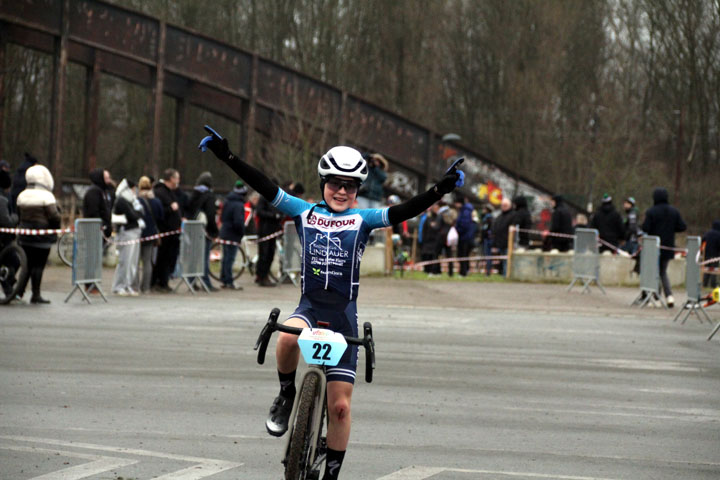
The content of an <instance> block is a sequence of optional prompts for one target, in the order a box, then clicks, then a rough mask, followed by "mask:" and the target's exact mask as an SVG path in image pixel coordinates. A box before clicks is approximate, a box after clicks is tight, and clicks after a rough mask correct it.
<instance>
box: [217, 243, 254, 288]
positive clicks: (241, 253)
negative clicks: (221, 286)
mask: <svg viewBox="0 0 720 480" xmlns="http://www.w3.org/2000/svg"><path fill="white" fill-rule="evenodd" d="M222 247H223V245H222V243H220V242H214V243H213V244H212V246H211V247H210V250H219V251H220V261H219V262H218V263H219V266H218V268H217V269H215V268H214V267H213V268H210V276H211V277H212V278H214V279H215V280H217V281H218V282H219V281H221V278H220V275H221V274H222V249H223V248H222ZM247 263H248V261H247V255H245V249H243V248H242V247H238V252H237V256H236V257H235V262H234V263H233V266H235V265H240V268H239V269H237V271H236V270H235V269H234V268H233V270H232V279H233V280H237V279H238V278H240V276H241V275H242V274H243V273H244V272H245V267H246V266H247ZM250 273H252V270H251V272H250Z"/></svg>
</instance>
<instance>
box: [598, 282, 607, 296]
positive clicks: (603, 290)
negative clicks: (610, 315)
mask: <svg viewBox="0 0 720 480" xmlns="http://www.w3.org/2000/svg"><path fill="white" fill-rule="evenodd" d="M595 284H596V285H597V286H598V288H599V289H600V291H601V292H602V293H603V295H607V292H606V291H605V287H603V286H602V283H600V280H598V279H595Z"/></svg>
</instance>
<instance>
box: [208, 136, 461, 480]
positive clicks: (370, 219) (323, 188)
mask: <svg viewBox="0 0 720 480" xmlns="http://www.w3.org/2000/svg"><path fill="white" fill-rule="evenodd" d="M205 129H206V130H207V131H208V132H209V133H210V135H209V136H207V137H205V138H203V140H202V141H201V142H200V146H199V148H200V149H201V150H203V151H205V149H206V148H209V149H210V150H211V151H212V152H213V153H214V154H215V156H217V157H218V158H219V159H220V160H222V161H223V162H225V163H226V164H227V165H228V166H229V167H230V168H231V169H233V170H234V171H235V173H237V174H238V175H239V176H240V177H241V178H242V179H243V180H244V181H245V183H246V184H247V185H249V186H250V187H252V188H254V189H255V190H256V191H257V192H258V193H260V194H261V195H262V196H264V197H265V198H266V199H267V200H268V201H270V202H272V204H273V206H275V207H276V208H278V209H279V210H280V211H281V212H283V213H285V214H286V215H288V216H290V217H292V218H293V219H294V221H295V226H296V228H297V231H298V235H299V236H300V241H301V242H302V245H303V249H302V272H301V285H302V295H301V297H300V304H299V305H298V307H297V309H296V310H295V312H294V313H292V314H291V315H290V316H289V318H288V319H287V321H286V322H285V325H289V326H293V327H299V328H305V327H313V328H317V326H318V321H322V322H329V323H330V326H329V328H330V329H331V330H334V331H336V332H340V333H342V334H344V335H351V336H354V337H357V335H358V324H359V320H358V314H357V307H356V302H355V301H356V299H357V295H358V287H359V285H360V283H359V280H360V273H359V272H360V260H361V259H362V254H363V252H364V250H365V244H366V242H367V240H368V237H369V234H370V232H371V231H372V230H373V229H374V228H379V227H388V226H391V225H394V224H397V223H399V222H402V221H404V220H407V219H409V218H412V217H415V216H416V215H419V214H421V213H422V212H423V211H425V209H427V208H428V207H429V206H430V205H432V204H434V203H435V202H437V201H438V200H439V199H440V198H441V197H442V196H443V195H445V194H446V193H450V192H452V191H453V190H454V189H455V187H456V186H461V185H462V182H463V179H464V174H463V172H462V171H460V170H457V164H459V163H460V162H456V164H454V165H453V167H451V168H450V169H449V170H448V171H447V173H446V174H445V176H444V177H443V178H442V179H441V180H440V181H439V182H438V183H437V184H436V185H435V186H434V187H432V188H431V189H430V190H428V191H427V192H425V193H421V194H419V195H417V196H415V197H413V198H411V199H410V200H408V201H407V202H405V203H401V204H398V205H394V206H392V207H389V208H381V209H354V208H352V205H353V204H354V203H355V199H356V196H357V192H358V188H359V187H360V184H361V183H362V182H363V181H364V180H365V179H366V178H367V175H368V166H367V163H366V162H365V160H364V159H363V157H362V155H361V154H360V152H358V151H357V150H355V149H353V148H350V147H344V146H340V147H333V148H331V149H330V150H329V151H328V152H327V153H326V154H325V155H323V156H322V158H320V161H319V163H318V174H319V175H320V193H321V201H320V202H319V203H316V204H311V203H308V202H306V201H304V200H301V199H299V198H296V197H293V196H292V195H289V194H288V193H287V192H285V191H283V190H282V189H280V188H279V187H278V186H277V185H276V184H275V183H273V182H272V181H271V180H270V179H269V178H268V177H267V176H266V175H264V174H263V173H262V172H260V171H259V170H257V169H256V168H254V167H252V166H250V165H248V164H247V163H245V162H243V161H242V160H240V159H239V158H237V157H236V156H235V155H233V153H232V152H231V151H230V149H229V147H228V142H227V139H225V138H222V137H221V136H220V135H218V134H217V133H216V132H215V131H214V130H212V129H211V128H210V127H208V126H206V127H205ZM299 356H300V349H299V347H298V345H297V336H295V335H290V334H284V333H280V335H279V338H278V341H277V348H276V358H277V368H278V377H279V379H280V393H279V395H278V396H277V397H276V398H275V400H274V401H273V404H272V407H271V408H270V415H269V417H268V419H267V421H266V424H265V425H266V428H267V431H268V433H270V434H271V435H274V436H278V437H279V436H281V435H283V434H284V433H285V432H286V431H287V429H288V420H289V417H290V413H291V411H292V406H293V402H294V399H295V393H296V392H295V372H296V370H297V366H298V362H299ZM357 359H358V348H357V346H352V347H351V348H348V349H347V350H346V352H345V354H344V355H343V357H342V359H341V361H340V363H339V364H338V365H337V366H335V367H331V368H328V369H327V380H328V384H327V402H328V417H329V425H328V430H327V445H328V453H327V461H326V468H325V475H324V476H323V480H334V479H336V478H338V474H339V471H340V466H341V465H342V462H343V458H344V456H345V450H346V449H347V444H348V439H349V437H350V402H351V399H352V393H353V385H354V382H355V371H356V367H357Z"/></svg>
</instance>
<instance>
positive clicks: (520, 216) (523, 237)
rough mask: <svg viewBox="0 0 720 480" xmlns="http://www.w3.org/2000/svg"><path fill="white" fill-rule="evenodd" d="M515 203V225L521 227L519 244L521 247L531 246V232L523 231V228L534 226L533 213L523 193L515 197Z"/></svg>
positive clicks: (527, 228)
mask: <svg viewBox="0 0 720 480" xmlns="http://www.w3.org/2000/svg"><path fill="white" fill-rule="evenodd" d="M513 204H514V205H515V217H514V218H513V225H517V226H519V227H520V230H521V231H520V232H519V233H518V235H519V244H520V246H521V247H525V248H527V247H529V246H530V233H529V232H526V231H525V232H523V231H522V230H530V229H531V228H532V226H533V222H532V215H530V211H529V210H528V204H527V199H526V198H525V197H523V196H522V195H518V196H517V197H515V198H513Z"/></svg>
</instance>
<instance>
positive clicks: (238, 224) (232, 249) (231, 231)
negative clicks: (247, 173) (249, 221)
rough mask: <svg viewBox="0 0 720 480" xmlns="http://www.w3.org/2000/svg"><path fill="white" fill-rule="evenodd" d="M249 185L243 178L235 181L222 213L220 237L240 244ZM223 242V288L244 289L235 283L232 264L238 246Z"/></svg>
mask: <svg viewBox="0 0 720 480" xmlns="http://www.w3.org/2000/svg"><path fill="white" fill-rule="evenodd" d="M246 194H247V187H245V184H244V183H243V181H242V180H238V181H237V182H235V186H234V187H233V189H232V192H230V193H229V194H228V196H227V197H226V198H225V203H224V204H223V208H222V214H221V215H220V223H221V224H222V226H221V227H220V239H221V240H227V241H230V242H234V243H235V244H238V243H240V242H241V241H242V238H243V236H244V235H245V195H246ZM235 244H223V247H222V265H221V267H220V281H221V282H222V288H230V289H233V290H242V287H240V286H239V285H238V286H236V285H234V284H233V272H232V266H233V264H234V263H235V259H236V258H237V252H238V246H237V245H235Z"/></svg>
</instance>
